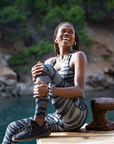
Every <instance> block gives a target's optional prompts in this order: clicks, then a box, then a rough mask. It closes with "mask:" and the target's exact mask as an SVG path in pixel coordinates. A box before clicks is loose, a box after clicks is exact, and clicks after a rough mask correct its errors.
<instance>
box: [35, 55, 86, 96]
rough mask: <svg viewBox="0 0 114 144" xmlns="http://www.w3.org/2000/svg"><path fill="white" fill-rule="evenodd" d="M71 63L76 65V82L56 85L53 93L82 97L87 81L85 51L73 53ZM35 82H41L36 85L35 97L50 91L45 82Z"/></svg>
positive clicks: (49, 61) (48, 62)
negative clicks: (69, 84)
mask: <svg viewBox="0 0 114 144" xmlns="http://www.w3.org/2000/svg"><path fill="white" fill-rule="evenodd" d="M51 60H52V59H49V60H47V61H46V62H45V63H46V64H51ZM71 63H72V65H74V73H75V75H74V84H75V86H72V87H65V88H60V87H54V89H53V95H58V96H62V97H66V98H74V97H82V96H83V94H84V86H85V81H86V65H87V59H86V56H85V54H84V53H83V52H75V53H74V54H73V55H72V58H71ZM35 84H40V85H39V86H35V87H34V94H35V95H34V97H42V96H45V95H47V93H48V92H49V90H48V85H47V84H46V83H45V82H42V81H39V82H36V83H35Z"/></svg>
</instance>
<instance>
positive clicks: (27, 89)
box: [16, 83, 33, 96]
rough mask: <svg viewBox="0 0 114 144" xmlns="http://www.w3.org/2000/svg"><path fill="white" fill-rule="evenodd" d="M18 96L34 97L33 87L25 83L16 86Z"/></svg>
mask: <svg viewBox="0 0 114 144" xmlns="http://www.w3.org/2000/svg"><path fill="white" fill-rule="evenodd" d="M16 89H17V95H18V96H32V95H33V86H29V85H28V84H25V83H18V84H17V86H16Z"/></svg>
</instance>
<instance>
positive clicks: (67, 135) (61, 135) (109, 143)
mask: <svg viewBox="0 0 114 144" xmlns="http://www.w3.org/2000/svg"><path fill="white" fill-rule="evenodd" d="M85 126H86V124H85V125H84V126H83V127H82V128H81V129H80V130H79V131H78V132H52V133H51V135H50V136H49V137H46V138H40V139H38V140H37V144H114V130H112V131H95V130H89V131H88V130H86V129H85Z"/></svg>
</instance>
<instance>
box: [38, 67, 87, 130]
mask: <svg viewBox="0 0 114 144" xmlns="http://www.w3.org/2000/svg"><path fill="white" fill-rule="evenodd" d="M38 80H40V81H44V82H46V83H53V84H55V85H56V86H57V87H67V83H66V82H65V81H64V80H63V79H62V78H61V76H60V75H59V74H58V72H57V71H56V70H55V69H54V68H53V67H52V66H50V65H48V64H46V65H44V69H43V72H42V75H40V76H39V77H38V78H37V81H38ZM44 99H46V98H45V97H44ZM51 102H52V104H53V106H54V108H55V110H56V112H57V114H58V119H56V120H57V121H55V123H54V124H52V123H51V121H50V120H49V117H50V116H51V115H50V116H49V115H47V116H49V117H48V121H47V123H48V124H49V125H50V127H51V131H75V130H78V129H79V128H80V127H81V126H82V125H83V124H84V123H85V121H86V118H87V113H88V110H87V104H86V102H85V99H84V98H72V99H71V98H64V97H60V96H53V98H52V99H51ZM52 116H53V115H52ZM50 119H51V120H52V117H50ZM55 125H56V128H55ZM63 129H64V130H63Z"/></svg>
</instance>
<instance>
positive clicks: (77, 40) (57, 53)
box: [53, 22, 79, 56]
mask: <svg viewBox="0 0 114 144" xmlns="http://www.w3.org/2000/svg"><path fill="white" fill-rule="evenodd" d="M67 23H68V24H70V25H71V26H73V28H74V30H75V27H74V25H73V24H71V23H70V22H62V23H60V24H59V25H58V26H57V27H56V29H55V31H54V35H53V39H54V49H55V56H57V55H59V54H60V52H59V46H58V44H57V43H55V39H56V36H57V32H58V29H59V27H60V26H61V25H63V24H67ZM75 41H76V45H74V44H73V46H72V48H73V49H74V50H77V51H79V38H78V35H77V32H76V30H75Z"/></svg>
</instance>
